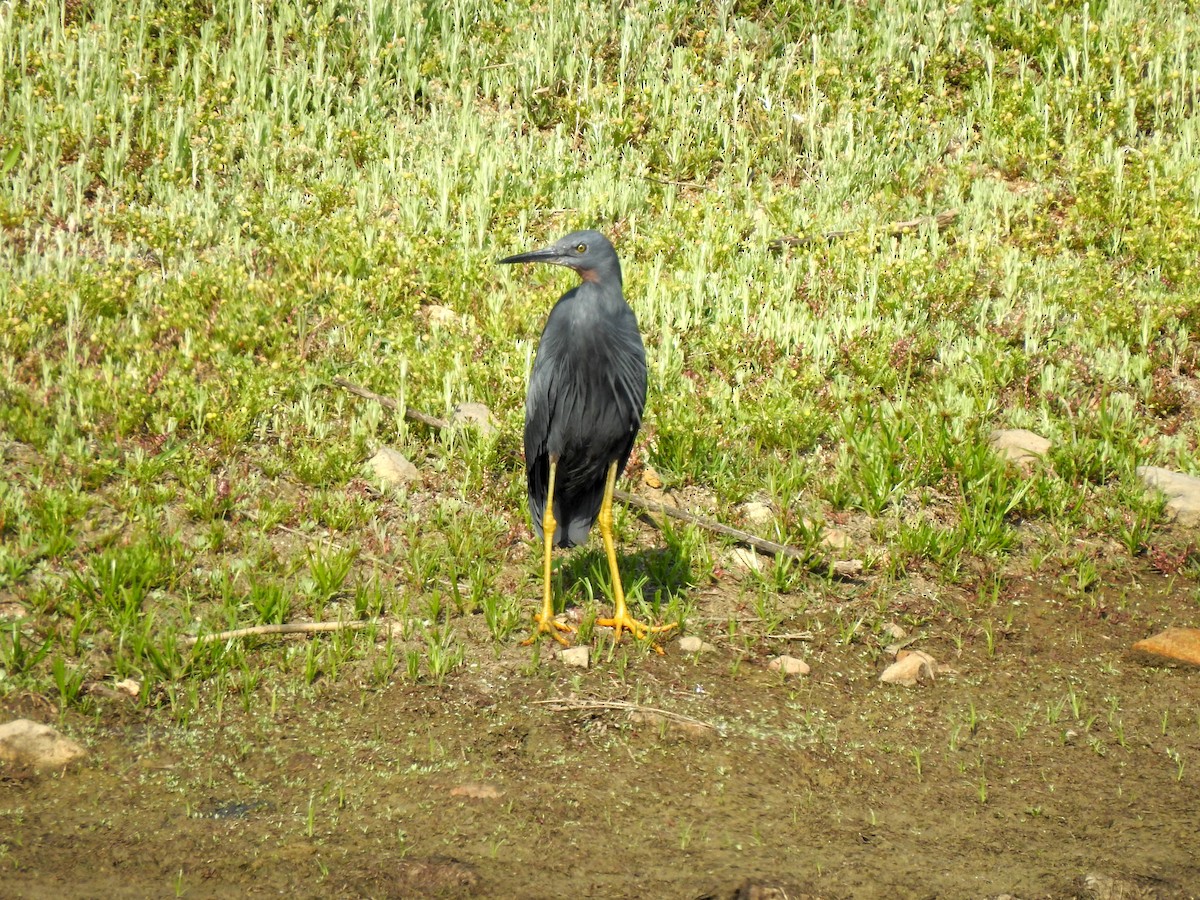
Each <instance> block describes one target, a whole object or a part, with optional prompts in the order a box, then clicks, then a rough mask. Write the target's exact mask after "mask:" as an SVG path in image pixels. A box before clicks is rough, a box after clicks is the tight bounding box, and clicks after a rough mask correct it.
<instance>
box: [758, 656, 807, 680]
mask: <svg viewBox="0 0 1200 900" xmlns="http://www.w3.org/2000/svg"><path fill="white" fill-rule="evenodd" d="M767 668H768V669H770V670H771V671H772V672H782V673H783V674H784V675H807V674H808V673H809V671H810V670H809V668H808V663H806V662H805V661H804V660H802V659H796V657H794V656H776V657H775V658H774V659H772V660H771V661H770V662H768V663H767Z"/></svg>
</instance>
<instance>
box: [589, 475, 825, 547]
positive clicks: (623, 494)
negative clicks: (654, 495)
mask: <svg viewBox="0 0 1200 900" xmlns="http://www.w3.org/2000/svg"><path fill="white" fill-rule="evenodd" d="M613 496H614V497H615V498H616V499H618V500H620V501H621V502H622V503H628V504H629V505H630V506H636V507H637V508H638V509H644V510H646V511H647V512H654V513H662V514H663V515H665V516H670V517H671V518H672V519H679V520H680V521H682V522H688V523H690V524H692V525H695V526H697V527H699V528H703V529H705V530H707V531H711V532H714V533H715V534H723V535H725V536H726V537H731V538H733V539H734V540H735V541H739V542H740V543H743V544H748V545H749V546H751V547H753V548H754V549H755V550H758V551H760V552H762V553H769V554H771V555H772V556H779V555H783V556H786V557H788V558H790V559H799V560H804V559H807V558H808V554H807V553H805V552H804V551H803V550H801V549H799V548H797V547H789V546H787V545H786V544H777V543H775V541H768V540H767V539H766V538H760V537H758V535H754V534H751V533H750V532H748V531H741V530H740V529H737V528H731V527H730V526H728V525H722V524H721V523H720V522H714V521H713V520H712V519H706V518H705V517H704V516H698V515H696V514H695V513H690V512H688V511H687V510H686V509H679V507H677V506H670V505H668V504H666V503H659V502H658V501H657V500H647V499H646V498H645V497H639V496H638V495H637V494H630V493H629V492H628V491H613Z"/></svg>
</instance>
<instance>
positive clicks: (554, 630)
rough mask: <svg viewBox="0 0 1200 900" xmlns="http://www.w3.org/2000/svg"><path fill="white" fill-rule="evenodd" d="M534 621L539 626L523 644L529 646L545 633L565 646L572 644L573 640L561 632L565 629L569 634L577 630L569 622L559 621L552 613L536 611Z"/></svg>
mask: <svg viewBox="0 0 1200 900" xmlns="http://www.w3.org/2000/svg"><path fill="white" fill-rule="evenodd" d="M533 621H534V622H536V623H537V627H536V628H534V629H533V634H531V635H530V636H529V637H528V638H527V639H526V640H524V641H522V642H521V644H522V646H525V647H528V646H529V645H530V644H532V643H533V642H534V641H536V640H537V639H538V638H539V637H541V636H542V635H543V634H548V635H550V636H551V637H552V638H554V639H555V640H556V641H558V642H559V643H560V644H562V645H563V646H564V647H570V646H571V642H570V641H568V640H567V639H566V638H565V637H563V636H562V635H561V634H559V632H560V631H565V632H566V633H567V634H570V633H571V632H572V631H574V630H575V629H574V628H572V627H571V626H570V625H568V624H567V623H565V622H560V621H558V619H556V618H554V616H552V615H551V616H546V615H543V614H542V613H534V614H533Z"/></svg>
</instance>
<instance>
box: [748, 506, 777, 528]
mask: <svg viewBox="0 0 1200 900" xmlns="http://www.w3.org/2000/svg"><path fill="white" fill-rule="evenodd" d="M741 510H742V518H743V519H745V520H746V521H747V522H748V523H749V524H751V525H766V524H768V523H770V522H771V520H772V519H774V518H775V510H773V509H771V507H770V505H768V504H766V503H760V502H759V501H758V500H751V501H749V502H747V503H743V504H742V507H741Z"/></svg>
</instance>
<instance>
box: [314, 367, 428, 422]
mask: <svg viewBox="0 0 1200 900" xmlns="http://www.w3.org/2000/svg"><path fill="white" fill-rule="evenodd" d="M333 383H334V384H336V385H337V386H338V387H340V388H342V389H344V390H347V391H349V392H350V393H352V394H355V395H356V396H359V397H362V398H363V399H364V400H374V401H375V402H376V403H378V404H379V405H380V406H382V407H384V408H386V409H395V410H398V409H400V404H399V403H397V402H396V401H395V400H393V399H392V398H391V397H385V396H383V395H382V394H377V393H375V392H374V391H369V390H367V389H366V388H365V387H363V386H362V385H359V384H355V383H354V382H353V381H347V380H346V379H345V378H342V377H341V376H340V375H338V376H336V377H335V378H334V379H333ZM404 418H406V419H411V420H412V421H414V422H420V423H421V424H422V425H428V426H429V427H430V428H449V427H450V424H451V423H450V422H449V421H448V420H446V419H439V418H438V417H437V416H431V415H429V413H423V412H421V411H420V410H419V409H413V408H412V407H411V406H406V407H404Z"/></svg>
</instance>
